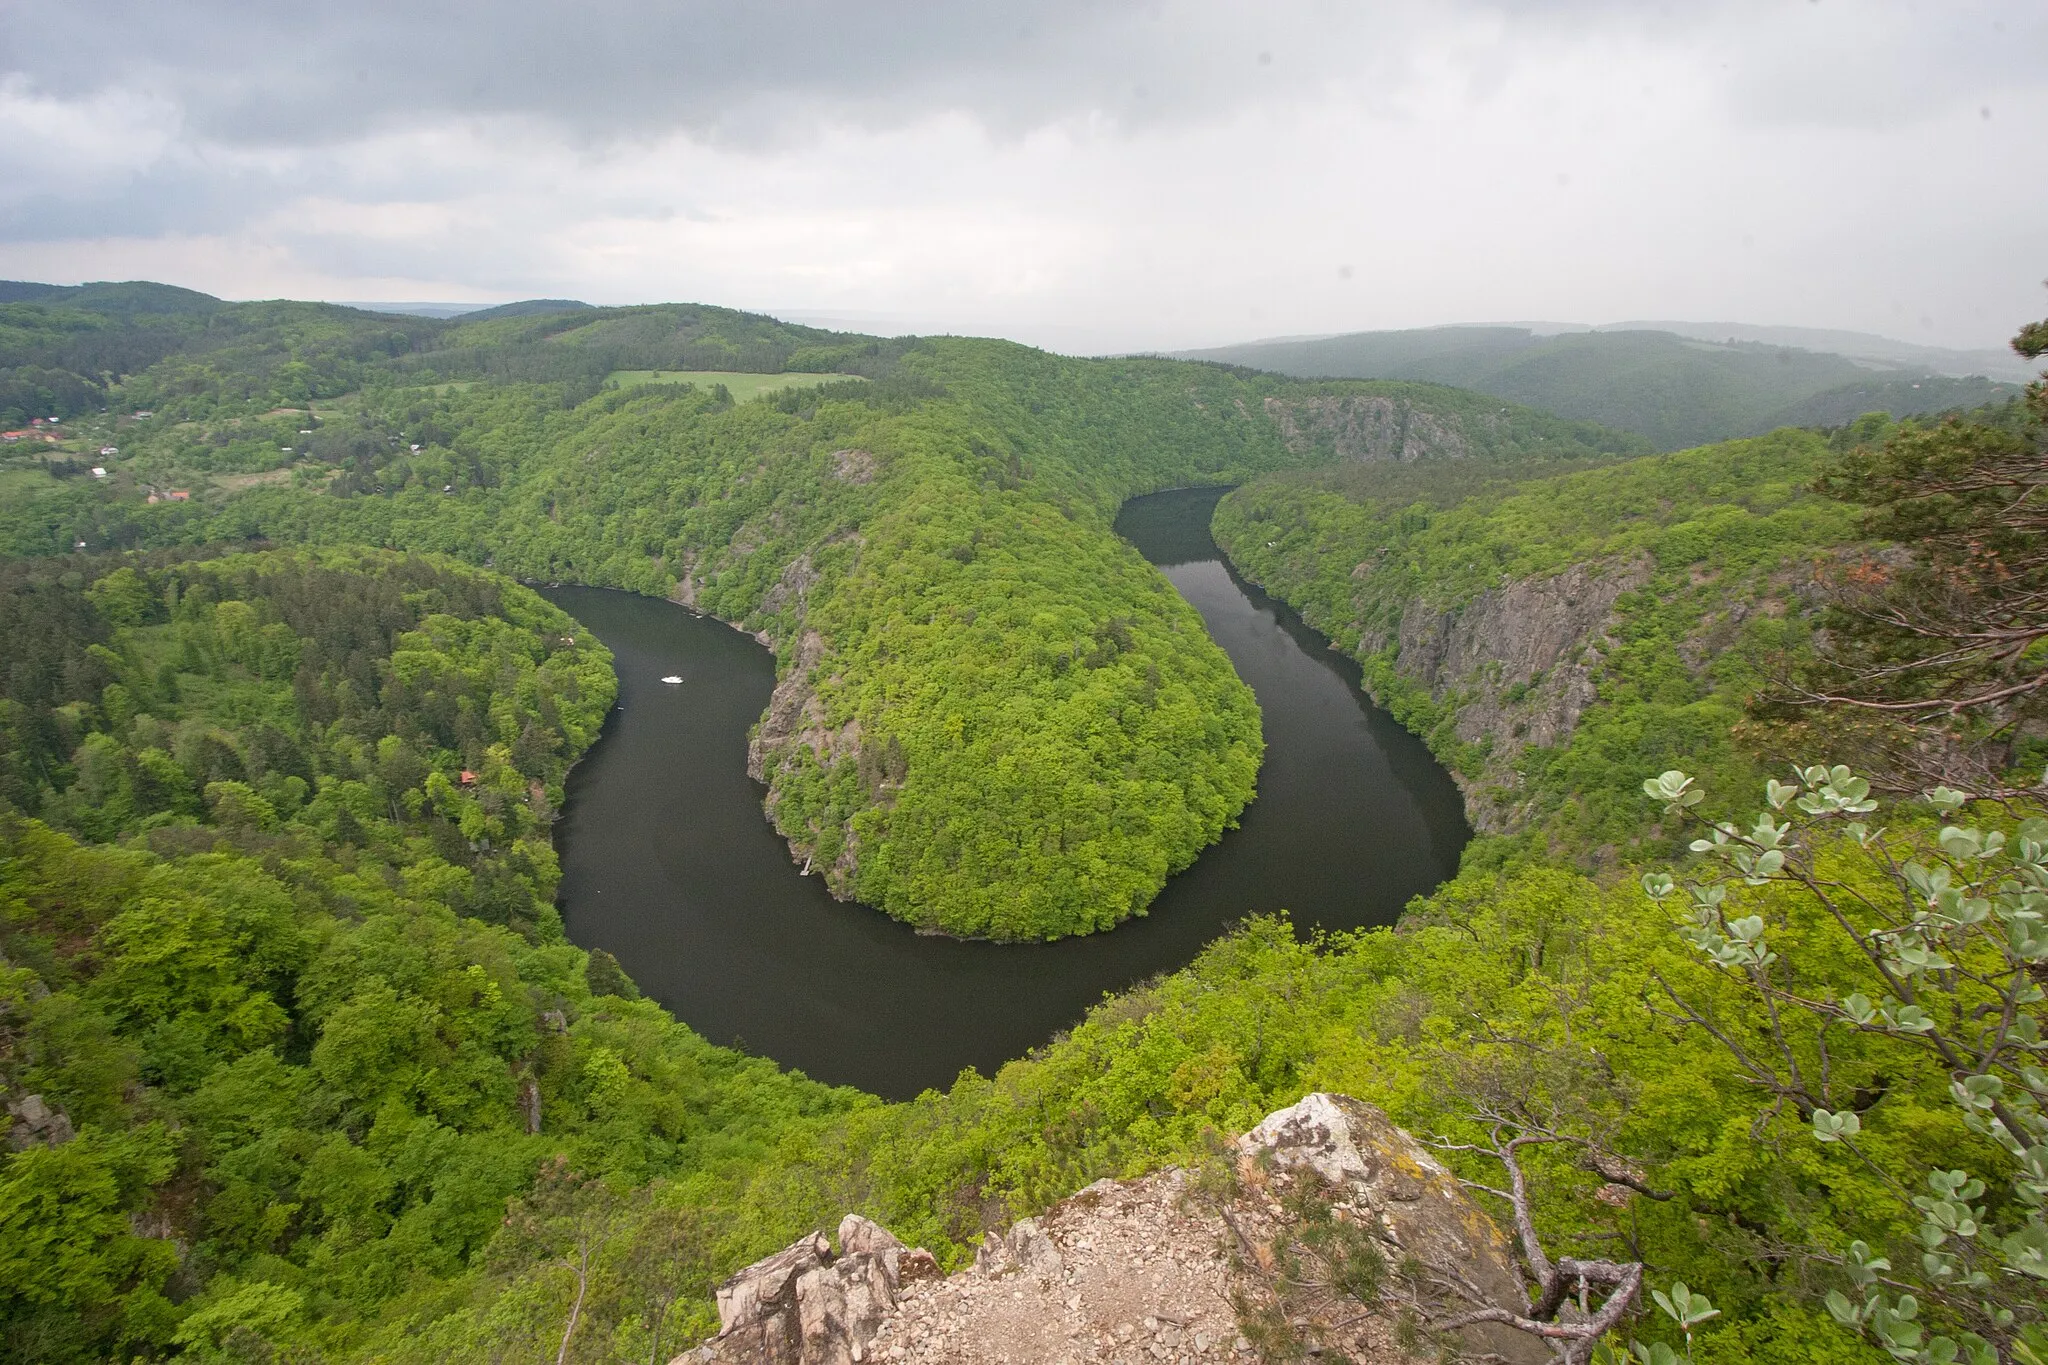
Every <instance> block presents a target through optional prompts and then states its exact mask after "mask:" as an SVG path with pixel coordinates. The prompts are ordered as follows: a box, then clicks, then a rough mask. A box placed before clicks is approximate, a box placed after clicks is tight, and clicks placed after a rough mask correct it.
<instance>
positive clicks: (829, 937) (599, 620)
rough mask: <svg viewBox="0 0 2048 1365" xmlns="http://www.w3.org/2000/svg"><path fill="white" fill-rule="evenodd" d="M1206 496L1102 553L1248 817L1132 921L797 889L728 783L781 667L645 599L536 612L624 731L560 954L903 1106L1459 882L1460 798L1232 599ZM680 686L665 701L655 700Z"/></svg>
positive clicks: (1282, 625) (1129, 508)
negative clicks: (1222, 962)
mask: <svg viewBox="0 0 2048 1365" xmlns="http://www.w3.org/2000/svg"><path fill="white" fill-rule="evenodd" d="M1220 496H1221V490H1217V489H1206V490H1188V491H1182V492H1174V493H1159V494H1154V495H1152V496H1149V497H1143V498H1134V499H1132V500H1131V501H1130V502H1129V503H1127V504H1126V505H1125V507H1124V510H1123V514H1122V515H1121V516H1120V517H1119V518H1118V520H1117V530H1118V531H1119V532H1120V533H1121V534H1123V535H1124V536H1126V537H1127V538H1129V539H1130V541H1131V542H1132V543H1133V544H1134V545H1136V546H1137V548H1138V550H1139V551H1140V552H1141V553H1143V554H1144V555H1145V557H1146V558H1147V559H1149V560H1151V561H1152V562H1153V563H1154V564H1157V565H1159V566H1160V568H1161V570H1162V571H1163V572H1164V573H1165V574H1166V576H1167V577H1168V578H1169V579H1171V580H1172V582H1173V585H1174V586H1175V587H1176V588H1178V589H1179V590H1180V592H1181V594H1182V595H1183V596H1184V597H1186V598H1187V599H1188V601H1189V602H1191V603H1193V604H1194V606H1195V608H1196V610H1198V611H1199V612H1200V613H1201V614H1202V619H1203V620H1204V621H1205V622H1206V623H1207V624H1208V627H1209V632H1210V634H1211V635H1212V636H1214V637H1215V639H1216V642H1217V643H1218V644H1220V645H1222V646H1223V649H1224V651H1225V652H1226V653H1228V654H1229V656H1230V660H1231V662H1232V663H1233V664H1234V665H1236V667H1237V672H1238V675H1239V676H1240V677H1242V678H1243V679H1244V680H1245V681H1246V682H1247V683H1249V684H1250V685H1251V687H1252V690H1253V691H1254V692H1255V693H1256V694H1257V695H1258V699H1259V705H1260V707H1261V709H1262V711H1263V712H1264V723H1265V735H1266V761H1265V766H1264V767H1263V768H1262V769H1261V770H1260V772H1259V795H1258V799H1257V800H1255V801H1254V802H1253V803H1252V805H1251V806H1250V807H1248V808H1247V809H1246V811H1245V813H1244V815H1243V817H1242V820H1241V825H1240V827H1239V828H1238V829H1236V830H1233V831H1231V832H1230V833H1228V834H1226V835H1224V837H1223V839H1222V841H1221V842H1220V843H1218V844H1216V845H1214V846H1212V847H1211V848H1210V849H1209V850H1208V851H1206V852H1205V853H1203V854H1202V856H1201V857H1200V858H1198V859H1197V860H1196V862H1195V865H1194V866H1193V867H1191V868H1189V869H1188V870H1187V871H1185V872H1183V873H1181V874H1180V875H1179V876H1177V877H1175V878H1174V879H1173V880H1172V881H1171V882H1169V883H1168V884H1167V886H1166V889H1165V890H1164V891H1162V892H1161V893H1160V895H1159V897H1158V899H1157V900H1155V901H1154V902H1153V903H1152V908H1151V913H1150V914H1149V915H1148V916H1146V917H1144V918H1140V919H1133V920H1130V921H1128V922H1126V923H1125V924H1124V925H1123V926H1122V927H1121V928H1118V929H1116V930H1114V931H1112V932H1110V933H1106V934H1096V935H1092V936H1090V937H1087V938H1079V939H1065V940H1062V941H1060V942H1058V943H1039V944H993V943H960V942H955V941H953V940H950V939H942V938H927V937H920V936H919V935H917V934H915V933H913V932H912V931H911V930H910V929H908V928H906V927H905V926H903V925H901V924H898V923H897V922H895V921H894V920H891V919H889V918H887V917H886V916H884V915H882V914H881V913H880V912H878V911H875V910H872V909H869V908H868V907H866V906H862V905H855V904H842V903H840V902H836V901H834V900H833V899H832V898H831V897H830V896H829V895H827V894H826V892H825V888H824V884H823V882H821V881H820V880H819V879H817V878H815V877H804V876H801V875H799V871H798V868H797V866H796V865H795V864H794V863H792V862H791V861H790V858H789V849H788V846H787V845H786V844H784V843H783V841H782V840H781V838H779V837H778V836H777V835H776V834H775V833H774V831H773V830H772V829H770V828H769V826H768V823H767V821H766V819H765V818H763V816H762V813H761V798H762V796H763V794H764V792H763V789H762V787H761V786H760V785H759V784H758V783H756V782H754V781H753V780H751V779H750V778H748V776H747V774H746V749H747V730H748V727H749V726H751V725H752V724H753V723H754V721H755V720H756V719H757V718H758V717H759V716H760V714H761V711H762V709H763V708H764V707H766V706H767V704H768V694H769V692H770V690H771V689H772V688H773V687H774V684H775V661H774V659H773V657H772V656H770V655H769V653H768V652H767V651H766V650H764V649H762V648H761V647H760V646H759V645H757V644H756V643H755V642H754V641H753V640H751V639H749V638H748V637H747V636H744V635H742V634H740V633H739V632H738V631H735V630H733V629H732V628H731V627H729V626H726V625H722V624H720V623H719V622H716V621H713V620H710V619H708V618H705V617H700V616H693V615H691V614H690V613H689V612H687V611H685V610H684V609H683V608H681V607H678V606H674V605H672V604H670V603H667V602H662V601H658V600H656V599H654V598H648V597H635V596H632V595H630V594H627V593H621V592H610V591H606V590H603V589H597V588H552V589H549V590H547V592H546V596H547V597H548V598H549V599H550V600H551V601H553V602H555V603H556V604H558V605H560V606H561V607H563V608H564V609H565V610H567V611H568V612H570V613H571V614H572V615H574V616H575V617H576V618H577V619H578V620H580V621H582V622H583V623H584V624H585V625H586V626H588V627H589V628H590V629H591V630H592V631H594V632H596V634H597V637H598V638H599V639H600V640H602V641H604V643H605V644H606V645H607V646H609V647H610V649H611V651H612V653H613V654H614V656H616V660H617V665H618V671H619V702H620V707H621V709H619V710H617V711H614V712H613V713H612V718H611V722H610V723H609V724H608V725H607V726H606V728H605V732H604V735H603V737H602V738H601V739H599V740H598V742H597V744H596V745H595V746H593V747H592V749H591V751H590V753H589V754H588V755H587V756H586V757H585V758H584V760H583V761H582V762H581V763H579V764H578V765H577V766H576V768H575V769H574V770H573V771H572V772H571V773H570V775H569V784H568V788H569V796H568V801H567V805H566V809H565V811H564V814H563V818H562V821H561V823H560V824H559V825H558V826H557V827H556V836H555V844H556V847H557V848H558V849H559V850H560V852H561V857H562V889H561V900H562V906H563V915H564V918H565V920H566V922H567V925H568V930H569V935H570V937H571V938H572V939H574V940H575V941H576V942H577V943H578V944H580V945H581V946H583V947H585V948H604V949H607V950H609V951H610V952H612V953H613V954H614V955H616V956H617V957H618V959H619V961H620V963H622V964H623V965H624V966H625V968H626V970H627V972H629V973H630V974H631V975H632V977H633V979H634V980H635V981H636V982H638V983H639V984H640V987H641V989H642V990H644V991H646V992H647V993H648V994H649V995H651V996H653V997H654V998H655V999H657V1000H659V1001H660V1002H661V1003H662V1004H664V1005H666V1006H667V1007H668V1008H669V1009H670V1010H672V1011H674V1013H675V1014H676V1016H677V1017H678V1018H680V1019H682V1020H684V1021H685V1022H686V1023H688V1024H689V1025H690V1026H691V1027H692V1028H694V1029H696V1030H697V1031H698V1032H699V1033H702V1034H703V1035H704V1036H705V1037H707V1038H709V1039H711V1040H712V1041H713V1042H718V1043H731V1044H736V1045H738V1046H740V1047H743V1048H745V1049H746V1050H748V1051H750V1052H755V1053H760V1054H763V1055H765V1056H768V1057H772V1058H774V1059H775V1060H776V1061H778V1062H781V1063H783V1064H784V1065H786V1066H792V1067H796V1068H798V1069H800V1070H802V1071H805V1072H807V1073H809V1074H810V1075H812V1076H814V1077H816V1078H818V1079H819V1080H824V1081H831V1082H835V1083H844V1084H849V1085H857V1086H860V1087H861V1088H863V1089H866V1090H871V1091H874V1092H876V1093H878V1094H881V1095H884V1096H888V1097H890V1098H897V1099H901V1098H907V1097H909V1096H911V1095H914V1094H916V1093H917V1092H918V1091H920V1090H922V1089H924V1088H926V1087H930V1086H939V1087H943V1086H946V1085H949V1084H951V1082H952V1080H953V1078H954V1076H956V1075H957V1074H958V1073H959V1071H960V1069H961V1068H963V1067H968V1066H973V1067H977V1068H979V1069H980V1070H981V1071H983V1072H985V1073H993V1072H994V1070H995V1069H996V1068H997V1067H998V1066H1000V1065H1001V1064H1002V1063H1003V1062H1005V1061H1008V1060H1009V1059H1011V1058H1013V1057H1019V1056H1022V1055H1023V1054H1024V1053H1026V1052H1028V1051H1029V1050H1030V1049H1032V1048H1033V1047H1036V1046H1038V1045H1039V1044H1041V1043H1044V1042H1046V1041H1047V1040H1048V1039H1049V1038H1051V1037H1052V1035H1053V1034H1054V1033H1055V1032H1057V1031H1058V1030H1060V1029H1063V1028H1066V1027H1069V1026H1071V1025H1072V1024H1074V1023H1076V1022H1077V1021H1078V1020H1079V1019H1080V1017H1081V1015H1082V1014H1083V1012H1085V1011H1086V1010H1087V1008H1088V1007H1089V1006H1090V1005H1092V1004H1094V1003H1095V1002H1096V1001H1098V1000H1099V999H1101V997H1102V994H1103V992H1105V991H1113V990H1118V989H1120V988H1122V987H1125V986H1128V985H1130V984H1132V983H1133V982H1136V981H1139V980H1142V979H1143V978H1145V977H1147V976H1151V975H1152V974H1154V973H1156V972H1162V971H1171V970H1173V969H1174V968H1177V967H1181V966H1184V965H1185V964H1186V963H1187V962H1189V961H1190V960H1191V959H1193V958H1194V956H1195V955H1196V954H1197V953H1198V952H1200V951H1201V949H1202V947H1203V945H1204V944H1206V943H1208V942H1209V941H1210V940H1211V939H1213V938H1215V937H1216V936H1217V935H1218V934H1219V933H1221V932H1222V931H1223V930H1224V928H1225V927H1226V926H1228V925H1229V924H1230V923H1231V922H1232V921H1234V920H1237V919H1241V918H1243V917H1244V916H1245V915H1248V914H1252V913H1255V912H1257V911H1262V910H1282V909H1285V910H1290V911H1292V912H1293V914H1294V918H1295V922H1296V924H1297V925H1298V926H1300V927H1301V928H1302V929H1303V930H1306V929H1307V928H1309V927H1310V926H1314V925H1321V926H1323V927H1326V928H1331V929H1348V928H1356V927H1358V926H1361V925H1370V924H1388V923H1391V922H1392V921H1393V919H1394V917H1395V916H1396V915H1397V914H1399V913H1400V909H1401V907H1402V905H1403V904H1405V903H1406V902H1407V900H1408V898H1409V897H1411V896H1413V895H1416V894H1417V893H1419V892H1423V891H1427V890H1429V889H1430V888H1431V887H1433V886H1435V885H1436V884H1437V883H1438V882H1440V881H1442V880H1443V879H1444V878H1445V877H1448V876H1449V875H1450V874H1451V873H1452V872H1453V871H1454V870H1455V869H1456V866H1457V859H1458V853H1459V851H1460V850H1461V849H1462V848H1463V847H1464V844H1465V841H1466V839H1467V838H1468V837H1469V831H1468V830H1467V828H1466V825H1465V819H1464V815H1463V812H1462V808H1461V806H1460V804H1459V800H1458V792H1457V788H1456V787H1455V786H1454V785H1453V784H1452V782H1451V780H1450V777H1449V775H1448V774H1447V773H1445V772H1444V771H1443V769H1442V768H1440V767H1439V766H1438V765H1437V764H1436V762H1435V760H1434V759H1432V758H1431V757H1430V756H1429V753H1428V751H1427V750H1425V749H1424V748H1423V746H1422V742H1421V741H1420V740H1418V739H1416V738H1415V737H1414V736H1413V735H1410V734H1409V733H1407V732H1406V731H1405V730H1403V729H1401V728H1400V726H1398V725H1397V724H1395V723H1394V721H1393V719H1392V718H1391V717H1389V716H1387V715H1386V714H1385V713H1384V712H1382V711H1380V710H1379V709H1378V708H1377V707H1375V706H1373V705H1372V703H1371V702H1370V701H1368V700H1367V699H1366V697H1365V696H1364V694H1363V693H1361V692H1360V691H1359V690H1358V669H1357V666H1356V665H1355V664H1352V663H1351V662H1350V661H1349V660H1347V659H1344V658H1343V657H1342V656H1340V655H1338V654H1336V653H1334V652H1332V651H1331V650H1330V649H1328V648H1327V645H1326V642H1325V641H1324V639H1323V637H1322V636H1320V635H1318V634H1317V633H1316V632H1315V631H1313V630H1310V629H1309V628H1308V627H1307V626H1304V625H1303V624H1302V623H1301V621H1300V619H1299V618H1297V617H1296V616H1295V615H1294V613H1293V612H1291V611H1290V610H1288V609H1287V608H1286V607H1285V606H1283V605H1281V604H1280V603H1278V602H1275V601H1273V600H1272V599H1271V598H1269V597H1267V596H1266V595H1265V594H1264V593H1262V592H1260V591H1259V590H1258V589H1257V588H1255V587H1253V586H1251V585H1250V584H1248V583H1245V582H1244V581H1243V580H1241V579H1239V578H1238V577H1237V576H1236V574H1234V573H1233V572H1232V571H1231V570H1230V568H1229V566H1228V565H1227V564H1225V563H1224V562H1223V560H1222V557H1221V555H1220V554H1219V553H1218V552H1217V550H1216V547H1215V545H1214V543H1213V542H1211V541H1210V539H1209V532H1208V526H1209V519H1210V515H1211V513H1212V512H1213V511H1214V509H1215V506H1216V500H1217V499H1218V498H1219V497H1220ZM665 674H679V675H681V676H682V677H683V679H684V680H685V681H684V682H683V684H682V685H681V686H680V687H674V686H668V685H666V684H664V683H662V682H661V681H660V679H661V678H662V676H663V675H665Z"/></svg>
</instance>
